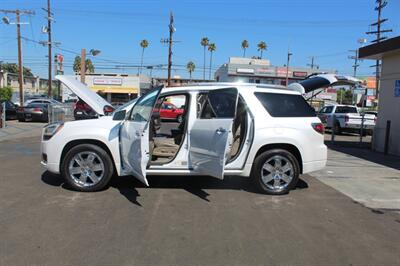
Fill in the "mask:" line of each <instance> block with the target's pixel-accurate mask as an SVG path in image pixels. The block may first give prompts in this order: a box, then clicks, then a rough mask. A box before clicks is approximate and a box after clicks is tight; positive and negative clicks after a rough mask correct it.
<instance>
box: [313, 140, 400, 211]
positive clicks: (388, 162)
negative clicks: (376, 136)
mask: <svg viewBox="0 0 400 266" xmlns="http://www.w3.org/2000/svg"><path fill="white" fill-rule="evenodd" d="M311 176H313V177H315V178H317V179H319V180H320V181H322V182H323V183H325V184H327V185H329V186H331V187H333V188H335V189H336V190H338V191H340V192H342V193H343V194H345V195H347V196H349V197H350V198H352V199H353V200H354V201H356V202H359V203H361V204H363V205H365V206H366V207H368V208H372V209H381V210H388V211H398V212H400V157H396V156H385V155H383V154H381V153H376V152H372V151H371V150H369V149H365V148H356V147H340V146H337V145H336V146H330V147H329V150H328V163H327V167H326V168H325V169H323V170H321V171H318V172H315V173H312V174H311Z"/></svg>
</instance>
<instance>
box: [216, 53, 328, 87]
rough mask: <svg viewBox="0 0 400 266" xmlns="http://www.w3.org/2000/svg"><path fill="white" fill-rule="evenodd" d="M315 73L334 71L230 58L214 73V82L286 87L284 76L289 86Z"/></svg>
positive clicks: (259, 60) (262, 60) (251, 59)
mask: <svg viewBox="0 0 400 266" xmlns="http://www.w3.org/2000/svg"><path fill="white" fill-rule="evenodd" d="M315 72H326V73H335V72H336V71H334V70H321V69H315V68H314V69H312V68H304V67H289V69H288V70H287V69H286V67H277V66H272V65H271V64H270V62H269V60H266V59H253V58H242V57H230V58H229V62H228V63H226V64H223V65H222V66H221V67H220V68H219V69H218V70H217V71H216V72H215V80H216V81H219V82H244V83H264V84H276V85H286V74H288V78H289V84H290V83H293V82H297V81H300V80H303V79H305V78H306V77H307V76H308V75H310V74H313V73H315Z"/></svg>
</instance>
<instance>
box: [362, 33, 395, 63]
mask: <svg viewBox="0 0 400 266" xmlns="http://www.w3.org/2000/svg"><path fill="white" fill-rule="evenodd" d="M395 52H400V36H397V37H394V38H391V39H387V40H385V41H382V42H378V43H374V44H371V45H368V46H364V47H361V48H360V49H358V57H359V58H368V59H381V58H382V56H383V55H384V54H385V55H387V54H389V53H395Z"/></svg>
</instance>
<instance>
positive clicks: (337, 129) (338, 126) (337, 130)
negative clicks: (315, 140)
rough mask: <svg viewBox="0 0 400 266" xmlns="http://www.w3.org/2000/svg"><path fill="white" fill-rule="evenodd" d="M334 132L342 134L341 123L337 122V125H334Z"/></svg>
mask: <svg viewBox="0 0 400 266" xmlns="http://www.w3.org/2000/svg"><path fill="white" fill-rule="evenodd" d="M332 130H333V132H334V133H335V135H340V134H342V128H341V127H340V124H339V123H335V126H334V127H333V129H332Z"/></svg>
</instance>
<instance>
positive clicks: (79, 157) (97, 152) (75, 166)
mask: <svg viewBox="0 0 400 266" xmlns="http://www.w3.org/2000/svg"><path fill="white" fill-rule="evenodd" d="M113 173H114V165H113V162H112V160H111V157H110V155H108V153H107V152H106V151H105V150H103V149H102V148H100V147H99V146H96V145H93V144H80V145H77V146H75V147H73V148H72V149H70V150H69V151H68V153H67V154H66V155H65V157H64V160H63V163H62V166H61V174H62V176H63V177H64V179H65V181H66V182H67V183H68V184H69V185H70V186H71V187H72V188H73V189H75V190H78V191H84V192H92V191H98V190H101V189H104V188H105V187H106V186H107V185H108V183H109V181H110V179H111V177H112V175H113Z"/></svg>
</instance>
